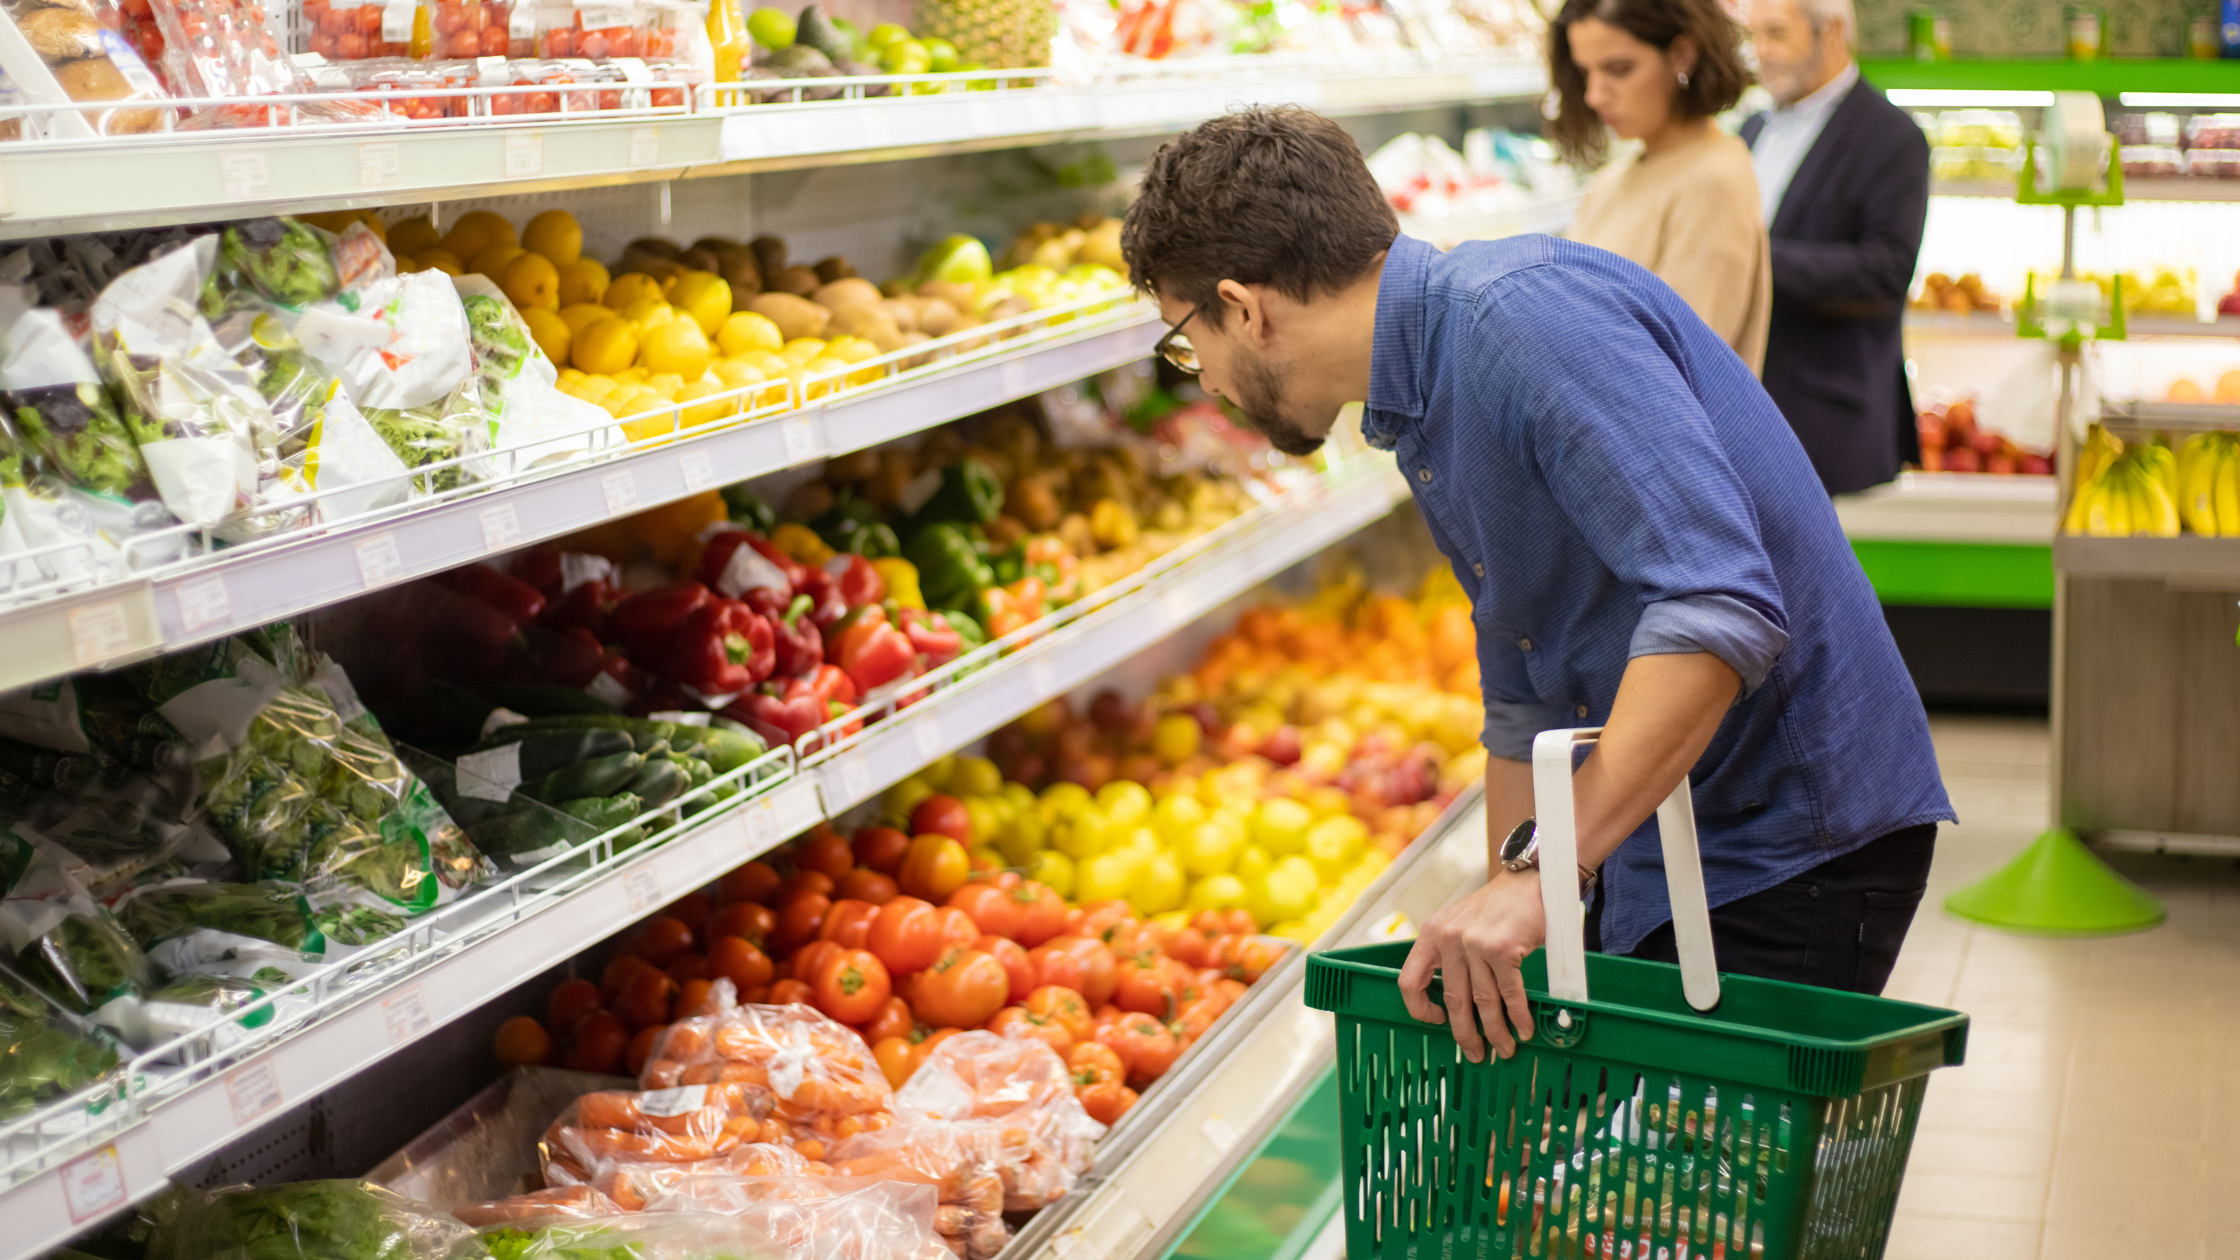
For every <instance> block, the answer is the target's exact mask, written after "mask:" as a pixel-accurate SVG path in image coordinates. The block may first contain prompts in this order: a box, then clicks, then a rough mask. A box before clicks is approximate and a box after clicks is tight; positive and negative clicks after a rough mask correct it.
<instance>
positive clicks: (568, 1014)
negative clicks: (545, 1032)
mask: <svg viewBox="0 0 2240 1260" xmlns="http://www.w3.org/2000/svg"><path fill="white" fill-rule="evenodd" d="M598 1009H599V986H598V985H595V984H593V983H591V982H590V981H589V980H563V981H561V982H560V984H559V986H558V987H556V988H554V989H553V990H552V993H551V995H550V996H549V997H547V998H545V1000H544V1026H545V1027H547V1028H573V1027H575V1026H576V1021H577V1020H579V1019H582V1018H583V1017H584V1016H585V1015H586V1014H587V1013H589V1012H591V1011H595V1010H598Z"/></svg>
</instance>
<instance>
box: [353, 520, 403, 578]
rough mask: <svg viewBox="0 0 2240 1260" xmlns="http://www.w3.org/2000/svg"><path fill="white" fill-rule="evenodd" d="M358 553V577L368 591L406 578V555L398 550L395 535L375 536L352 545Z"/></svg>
mask: <svg viewBox="0 0 2240 1260" xmlns="http://www.w3.org/2000/svg"><path fill="white" fill-rule="evenodd" d="M351 550H353V551H355V552H357V553H358V577H359V578H360V580H362V581H363V582H364V583H365V588H366V589H367V590H369V591H370V590H372V589H373V588H374V587H377V586H384V585H387V584H388V583H390V582H394V581H396V580H397V579H398V578H400V577H403V576H404V553H403V552H401V551H399V550H397V536H396V535H395V534H375V535H374V536H373V537H371V538H361V539H359V540H358V541H357V542H355V543H353V544H351Z"/></svg>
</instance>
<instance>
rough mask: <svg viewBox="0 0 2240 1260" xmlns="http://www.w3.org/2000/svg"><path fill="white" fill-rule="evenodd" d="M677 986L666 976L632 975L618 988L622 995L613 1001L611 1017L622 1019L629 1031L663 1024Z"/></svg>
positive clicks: (650, 972)
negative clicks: (613, 1013)
mask: <svg viewBox="0 0 2240 1260" xmlns="http://www.w3.org/2000/svg"><path fill="white" fill-rule="evenodd" d="M676 998H677V982H676V981H674V980H671V979H670V978H669V977H668V976H667V975H666V974H664V973H662V972H659V971H655V970H653V969H652V968H650V967H649V968H647V969H645V970H643V971H640V972H638V973H636V974H635V975H632V976H631V977H630V979H629V980H628V981H626V982H625V983H624V984H623V986H622V995H621V996H620V997H618V998H616V999H615V1004H614V1010H615V1014H617V1015H620V1016H622V1018H623V1019H624V1021H626V1022H627V1023H628V1024H629V1025H630V1026H631V1027H632V1028H644V1027H647V1026H649V1025H652V1024H662V1023H667V1022H668V1019H669V1004H670V1003H672V1002H674V1001H676Z"/></svg>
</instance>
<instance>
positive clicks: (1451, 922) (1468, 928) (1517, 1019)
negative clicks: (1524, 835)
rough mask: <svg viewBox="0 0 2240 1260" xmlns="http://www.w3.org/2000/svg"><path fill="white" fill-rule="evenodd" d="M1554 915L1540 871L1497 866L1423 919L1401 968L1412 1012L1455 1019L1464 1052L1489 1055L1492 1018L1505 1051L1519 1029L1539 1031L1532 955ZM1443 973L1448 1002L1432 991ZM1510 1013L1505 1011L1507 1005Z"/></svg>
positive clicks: (1497, 1044) (1497, 1043)
mask: <svg viewBox="0 0 2240 1260" xmlns="http://www.w3.org/2000/svg"><path fill="white" fill-rule="evenodd" d="M1547 934H1548V924H1547V916H1546V915H1545V914H1544V913H1543V911H1542V910H1541V908H1540V872H1538V871H1536V870H1526V871H1504V870H1500V869H1499V868H1496V871H1495V874H1494V877H1493V879H1492V880H1491V881H1489V882H1488V883H1487V884H1486V886H1485V887H1483V888H1480V889H1479V890H1478V891H1476V892H1474V893H1471V894H1470V895H1469V896H1467V897H1464V898H1462V899H1461V900H1459V901H1455V902H1453V903H1451V904H1449V905H1448V906H1447V907H1446V908H1445V909H1443V910H1441V911H1440V912H1439V913H1437V914H1435V915H1432V916H1431V921H1430V922H1429V923H1426V924H1424V925H1423V932H1422V933H1421V934H1420V935H1418V936H1417V937H1416V943H1415V948H1413V949H1411V950H1409V951H1408V961H1407V964H1406V965H1405V966H1403V967H1401V968H1400V996H1401V998H1402V1000H1404V1001H1405V1002H1407V1004H1408V1013H1409V1014H1410V1015H1413V1016H1415V1017H1416V1018H1417V1019H1420V1020H1422V1021H1424V1022H1425V1023H1427V1024H1439V1023H1445V1024H1449V1025H1451V1026H1452V1027H1453V1028H1454V1040H1455V1044H1456V1045H1458V1046H1460V1047H1462V1054H1463V1057H1465V1058H1467V1059H1469V1060H1470V1061H1471V1062H1472V1063H1483V1062H1485V1057H1486V1046H1485V1038H1481V1037H1480V1036H1479V1035H1478V1026H1479V1025H1480V1024H1483V1025H1484V1026H1485V1032H1486V1037H1490V1038H1491V1039H1492V1040H1493V1049H1494V1053H1496V1054H1498V1055H1500V1056H1501V1057H1502V1058H1504V1059H1506V1058H1509V1057H1510V1056H1512V1055H1514V1054H1515V1053H1516V1052H1517V1042H1516V1038H1515V1037H1512V1036H1510V1034H1509V1026H1510V1025H1511V1024H1514V1025H1516V1030H1517V1036H1522V1037H1530V1036H1531V1035H1532V1009H1531V1007H1530V1006H1528V1005H1527V1004H1526V1002H1525V994H1524V977H1523V975H1521V974H1520V973H1519V971H1518V968H1519V967H1521V966H1522V965H1523V963H1524V959H1525V955H1527V954H1529V953H1531V952H1532V951H1533V950H1535V949H1538V948H1540V943H1541V941H1542V940H1544V939H1545V938H1546V937H1547ZM1434 970H1436V971H1437V972H1439V974H1440V978H1441V982H1442V987H1443V988H1444V990H1445V997H1446V1003H1447V1006H1446V1009H1445V1010H1444V1011H1442V1010H1440V1009H1439V1007H1438V1006H1437V1005H1436V1004H1434V1003H1433V1002H1432V1001H1431V999H1430V997H1429V996H1428V995H1427V993H1426V990H1427V989H1428V988H1429V987H1430V985H1431V973H1432V972H1433V971H1434ZM1504 1008H1506V1009H1507V1013H1508V1018H1506V1019H1504V1018H1502V1013H1503V1009H1504Z"/></svg>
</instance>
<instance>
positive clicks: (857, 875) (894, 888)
mask: <svg viewBox="0 0 2240 1260" xmlns="http://www.w3.org/2000/svg"><path fill="white" fill-rule="evenodd" d="M834 891H835V892H838V893H839V894H840V895H841V896H843V897H846V898H849V899H851V900H855V901H868V902H870V903H871V904H872V905H875V906H883V905H885V904H887V903H888V902H890V901H893V900H894V899H895V898H896V897H899V896H901V895H902V889H901V887H900V886H899V885H897V884H896V883H895V882H894V877H893V876H891V875H882V874H880V873H879V872H877V871H872V870H865V869H863V868H861V867H858V868H857V869H855V870H852V871H849V872H848V873H847V874H845V875H842V876H841V877H840V883H839V886H838V887H837V888H835V889H834Z"/></svg>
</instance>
